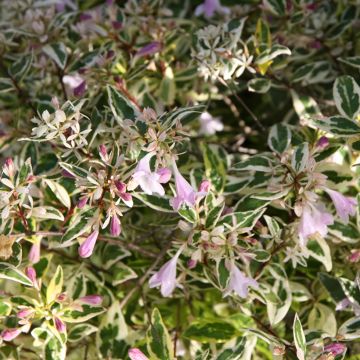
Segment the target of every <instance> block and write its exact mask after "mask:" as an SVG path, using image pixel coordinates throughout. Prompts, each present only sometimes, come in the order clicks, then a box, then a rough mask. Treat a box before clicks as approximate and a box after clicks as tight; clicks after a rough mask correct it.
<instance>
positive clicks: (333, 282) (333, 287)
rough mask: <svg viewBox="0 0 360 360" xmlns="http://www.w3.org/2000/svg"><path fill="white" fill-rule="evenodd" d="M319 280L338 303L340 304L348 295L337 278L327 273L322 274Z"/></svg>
mask: <svg viewBox="0 0 360 360" xmlns="http://www.w3.org/2000/svg"><path fill="white" fill-rule="evenodd" d="M319 278H320V281H321V283H322V284H323V285H324V286H325V288H326V290H327V291H328V292H329V294H330V296H331V297H332V298H333V299H334V301H335V302H336V303H339V302H340V301H342V300H344V299H345V298H346V294H345V292H344V290H343V288H342V286H341V283H340V281H339V280H338V279H337V278H334V277H332V276H330V275H329V274H326V273H320V274H319Z"/></svg>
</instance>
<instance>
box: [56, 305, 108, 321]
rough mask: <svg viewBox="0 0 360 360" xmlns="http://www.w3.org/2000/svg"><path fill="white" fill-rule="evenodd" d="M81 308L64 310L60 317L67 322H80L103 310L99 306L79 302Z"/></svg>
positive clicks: (103, 310)
mask: <svg viewBox="0 0 360 360" xmlns="http://www.w3.org/2000/svg"><path fill="white" fill-rule="evenodd" d="M81 307H82V310H81V311H80V310H71V309H69V310H65V312H64V315H62V316H61V319H62V320H63V321H65V322H67V323H82V322H85V321H87V320H89V319H91V318H93V317H95V316H98V315H100V314H102V313H103V312H105V309H104V308H103V307H100V306H90V305H86V304H81Z"/></svg>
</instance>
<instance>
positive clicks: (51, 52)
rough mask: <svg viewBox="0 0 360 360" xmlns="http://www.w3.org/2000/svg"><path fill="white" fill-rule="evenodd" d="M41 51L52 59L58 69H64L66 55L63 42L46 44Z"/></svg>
mask: <svg viewBox="0 0 360 360" xmlns="http://www.w3.org/2000/svg"><path fill="white" fill-rule="evenodd" d="M43 51H44V53H45V54H46V55H47V56H49V57H50V58H51V59H52V60H54V62H55V63H56V65H57V66H58V67H59V68H60V69H62V70H64V69H65V66H66V62H67V58H68V55H67V51H66V47H65V45H64V44H63V43H56V44H50V45H46V46H44V47H43Z"/></svg>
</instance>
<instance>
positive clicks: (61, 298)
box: [56, 293, 67, 302]
mask: <svg viewBox="0 0 360 360" xmlns="http://www.w3.org/2000/svg"><path fill="white" fill-rule="evenodd" d="M66 299H67V295H66V293H60V294H59V295H58V296H57V297H56V301H58V302H62V301H64V300H66Z"/></svg>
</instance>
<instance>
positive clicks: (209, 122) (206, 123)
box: [200, 112, 224, 135]
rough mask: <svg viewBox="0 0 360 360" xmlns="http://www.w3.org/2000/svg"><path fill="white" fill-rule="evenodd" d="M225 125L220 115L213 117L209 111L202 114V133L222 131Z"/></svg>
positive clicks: (210, 133)
mask: <svg viewBox="0 0 360 360" xmlns="http://www.w3.org/2000/svg"><path fill="white" fill-rule="evenodd" d="M223 129H224V125H223V123H222V122H221V120H220V118H219V117H213V116H212V115H211V114H209V113H208V112H203V113H202V114H201V115H200V133H201V134H204V135H214V134H215V133H216V132H217V131H222V130H223Z"/></svg>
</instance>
